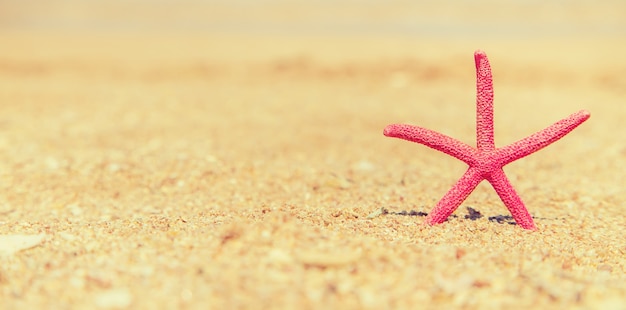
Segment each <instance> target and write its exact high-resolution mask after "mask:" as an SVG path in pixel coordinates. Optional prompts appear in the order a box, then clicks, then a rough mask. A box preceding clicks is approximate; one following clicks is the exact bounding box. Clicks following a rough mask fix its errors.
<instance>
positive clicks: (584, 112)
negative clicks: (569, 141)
mask: <svg viewBox="0 0 626 310" xmlns="http://www.w3.org/2000/svg"><path fill="white" fill-rule="evenodd" d="M578 113H580V115H581V116H582V117H583V118H584V119H585V120H587V119H588V118H590V117H591V112H589V111H588V110H580V111H579V112H578Z"/></svg>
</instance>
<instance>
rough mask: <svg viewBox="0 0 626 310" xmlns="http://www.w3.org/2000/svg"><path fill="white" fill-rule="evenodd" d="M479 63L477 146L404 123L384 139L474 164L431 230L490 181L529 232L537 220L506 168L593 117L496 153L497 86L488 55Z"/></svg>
mask: <svg viewBox="0 0 626 310" xmlns="http://www.w3.org/2000/svg"><path fill="white" fill-rule="evenodd" d="M474 60H475V62H476V92H477V94H476V144H477V147H476V148H473V147H471V146H469V145H467V144H465V143H463V142H461V141H459V140H457V139H454V138H452V137H448V136H446V135H444V134H441V133H438V132H435V131H432V130H429V129H426V128H422V127H418V126H412V125H405V124H394V125H389V126H387V127H386V128H385V130H384V132H383V134H384V135H385V136H387V137H394V138H400V139H404V140H408V141H413V142H417V143H421V144H423V145H426V146H428V147H430V148H433V149H435V150H438V151H441V152H443V153H446V154H448V155H450V156H453V157H456V158H457V159H459V160H462V161H464V162H465V163H467V164H468V165H469V168H468V169H467V171H466V172H465V174H463V176H462V177H461V179H459V180H458V181H457V182H456V184H454V186H452V188H451V189H450V190H449V191H448V192H447V193H446V194H445V195H444V196H443V198H441V200H440V201H439V202H438V203H437V206H435V208H434V209H433V210H432V211H431V212H430V214H429V215H428V217H427V218H426V223H427V224H429V225H435V224H440V223H442V222H444V221H445V220H446V219H447V218H448V216H450V214H452V212H454V210H456V208H457V207H458V206H459V205H460V204H461V203H462V202H463V201H464V200H465V198H467V196H469V194H470V193H471V192H472V191H473V190H474V189H475V188H476V186H478V183H480V182H481V181H482V180H487V181H488V182H489V183H491V185H492V186H493V188H494V189H495V190H496V193H498V196H500V199H502V201H503V202H504V204H505V205H506V207H507V208H508V209H509V211H510V212H511V215H512V216H513V219H515V222H516V223H517V224H518V225H520V226H521V227H523V228H525V229H531V230H535V229H537V227H536V226H535V223H534V221H533V218H532V217H531V216H530V214H529V213H528V210H526V207H525V206H524V203H523V202H522V199H521V198H520V197H519V196H518V195H517V192H516V191H515V189H514V188H513V186H512V185H511V183H510V182H509V179H508V178H507V177H506V175H505V174H504V171H503V170H502V167H504V166H505V165H506V164H508V163H510V162H513V161H515V160H517V159H520V158H522V157H525V156H528V155H530V154H532V153H534V152H536V151H538V150H540V149H542V148H544V147H546V146H548V145H550V144H551V143H553V142H555V141H557V140H559V139H561V138H562V137H563V136H565V135H566V134H568V133H569V132H570V131H572V130H574V128H576V127H577V126H578V125H580V124H582V123H583V122H584V121H586V120H587V119H588V118H589V116H590V114H589V112H588V111H585V110H581V111H579V112H576V113H574V114H572V115H570V116H568V117H566V118H564V119H562V120H560V121H558V122H556V123H554V124H553V125H551V126H549V127H547V128H545V129H543V130H541V131H539V132H537V133H535V134H532V135H530V136H528V137H526V138H524V139H522V140H519V141H517V142H515V143H512V144H510V145H508V146H505V147H502V148H496V146H495V143H494V138H493V132H494V130H493V81H492V76H491V67H490V66H489V60H488V59H487V55H485V53H484V52H483V51H476V52H475V53H474Z"/></svg>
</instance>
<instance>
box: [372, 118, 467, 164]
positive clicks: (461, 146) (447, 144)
mask: <svg viewBox="0 0 626 310" xmlns="http://www.w3.org/2000/svg"><path fill="white" fill-rule="evenodd" d="M383 134H384V135H385V136H387V137H393V138H400V139H404V140H407V141H413V142H417V143H420V144H423V145H425V146H428V147H430V148H433V149H435V150H438V151H440V152H443V153H446V154H448V155H450V156H452V157H455V158H457V159H459V160H462V161H464V162H466V163H468V164H470V163H474V162H475V161H476V160H475V156H474V154H475V152H476V150H475V149H474V148H473V147H471V146H469V145H467V144H465V143H463V142H461V141H459V140H457V139H454V138H452V137H450V136H446V135H444V134H441V133H438V132H436V131H433V130H430V129H426V128H422V127H419V126H413V125H405V124H392V125H388V126H387V127H385V130H383Z"/></svg>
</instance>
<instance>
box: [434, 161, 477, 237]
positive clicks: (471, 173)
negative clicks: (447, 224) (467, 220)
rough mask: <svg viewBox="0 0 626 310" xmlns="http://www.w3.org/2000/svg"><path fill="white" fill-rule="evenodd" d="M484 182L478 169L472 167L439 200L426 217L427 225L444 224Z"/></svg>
mask: <svg viewBox="0 0 626 310" xmlns="http://www.w3.org/2000/svg"><path fill="white" fill-rule="evenodd" d="M482 180H483V177H482V176H481V173H480V171H479V170H478V169H476V168H474V167H470V168H469V169H467V171H465V174H463V176H462V177H461V178H460V179H459V180H458V181H457V182H456V184H454V186H452V188H451V189H450V190H449V191H448V192H447V193H446V194H445V195H444V196H443V198H441V200H439V202H438V203H437V205H436V206H435V208H433V210H432V211H431V212H430V214H428V217H426V224H428V225H435V224H441V223H443V222H444V221H445V220H446V219H447V218H448V216H450V214H452V213H453V212H454V210H456V208H458V207H459V206H460V205H461V203H463V201H465V199H466V198H467V196H469V194H470V193H471V192H472V191H474V189H475V188H476V186H478V184H479V183H480V181H482Z"/></svg>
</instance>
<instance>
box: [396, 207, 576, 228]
mask: <svg viewBox="0 0 626 310" xmlns="http://www.w3.org/2000/svg"><path fill="white" fill-rule="evenodd" d="M465 208H466V210H467V214H466V215H464V216H462V219H465V220H470V221H476V220H479V219H481V218H483V217H485V216H484V215H483V214H482V213H481V212H480V211H479V210H476V209H474V208H472V207H468V206H466V207H465ZM387 214H391V215H400V216H421V217H427V216H428V213H426V212H423V211H415V210H410V211H406V210H402V211H398V212H392V211H390V212H387ZM450 218H459V216H458V215H456V214H452V215H450ZM532 218H533V219H536V220H564V218H547V217H535V216H533V217H532ZM487 220H488V221H489V222H492V223H498V224H509V225H518V224H517V223H516V222H515V219H514V218H513V216H511V215H505V214H498V215H493V216H489V217H487ZM446 221H447V220H446Z"/></svg>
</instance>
